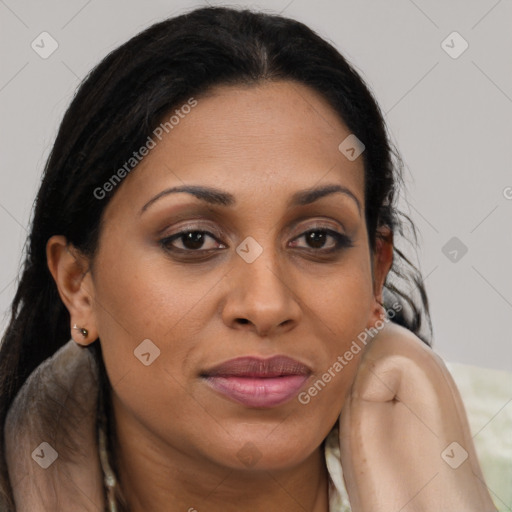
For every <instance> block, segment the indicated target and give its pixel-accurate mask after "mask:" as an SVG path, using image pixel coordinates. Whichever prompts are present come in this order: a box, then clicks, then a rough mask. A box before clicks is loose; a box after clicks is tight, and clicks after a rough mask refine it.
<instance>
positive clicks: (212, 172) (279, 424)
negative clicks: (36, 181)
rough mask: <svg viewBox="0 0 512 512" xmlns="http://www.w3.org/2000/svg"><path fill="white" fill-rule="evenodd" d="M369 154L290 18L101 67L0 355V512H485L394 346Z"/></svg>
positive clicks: (448, 405)
mask: <svg viewBox="0 0 512 512" xmlns="http://www.w3.org/2000/svg"><path fill="white" fill-rule="evenodd" d="M392 156H393V155H392V150H391V148H390V144H389V141H388V139H387V135H386V130H385V126H384V122H383V118H382V116H381V114H380V111H379V109H378V107H377V105H376V103H375V101H374V99H373V97H372V95H371V93H370V92H369V90H368V89H367V87H366V86H365V84H364V82H363V81H362V79H361V78H360V77H359V76H358V75H357V73H356V72H355V71H354V70H353V69H352V68H351V67H350V65H349V64H348V63H347V62H346V61H345V59H344V58H343V57H342V56H341V55H340V54H339V53H338V52H337V51H336V50H335V49H334V48H333V47H332V46H331V45H329V44H328V43H327V42H325V41H323V40H322V39H320V38H319V37H318V36H317V35H315V34H314V33H313V32H312V31H311V30H310V29H308V28H307V27H305V26H304V25H302V24H301V23H298V22H296V21H292V20H289V19H286V18H282V17H279V16H270V15H265V14H259V13H253V12H250V11H237V10H232V9H226V8H205V9H198V10H195V11H193V12H191V13H188V14H186V15H183V16H180V17H177V18H174V19H169V20H166V21H164V22H162V23H159V24H156V25H154V26H152V27H150V28H149V29H147V30H145V31H144V32H142V33H141V34H139V35H138V36H136V37H134V38H133V39H132V40H130V41H128V42H127V43H126V44H124V45H123V46H121V47H120V48H118V49H117V50H115V51H114V52H112V53H111V54H110V55H108V56H107V57H106V58H105V59H104V60H103V61H102V62H101V63H100V64H99V65H98V67H97V68H95V70H93V72H92V73H91V74H90V76H89V77H88V78H87V79H86V80H85V81H84V83H83V84H82V86H81V87H80V89H79V91H78V93H77V95H76V97H75V98H74V100H73V102H72V104H71V106H70V107H69V109H68V111H67V113H66V115H65V117H64V119H63V122H62V125H61V128H60V130H59V134H58V136H57V139H56V142H55V145H54V148H53V151H52V154H51V156H50V158H49V161H48V164H47V167H46V169H45V175H44V179H43V183H42V185H41V188H40V191H39V194H38V197H37V202H36V206H35V212H34V217H33V224H32V231H31V235H30V239H29V250H28V255H27V259H26V262H25V267H24V271H23V275H22V279H21V281H20V284H19V288H18V291H17V293H16V296H15V299H14V302H13V306H12V318H11V322H10V324H9V326H8V328H7V331H6V333H5V336H4V339H3V343H2V347H1V353H0V364H1V365H2V372H1V379H2V406H1V411H2V421H1V424H2V426H3V438H4V444H5V447H4V450H3V452H2V460H3V465H2V468H3V477H2V478H3V481H2V489H3V498H4V504H3V509H2V510H6V511H11V510H20V511H29V510H30V511H33V510H103V509H106V510H111V511H113V510H117V511H121V510H130V511H133V512H136V511H142V510H151V511H157V512H158V511H161V510H162V511H163V510H166V511H167V510H188V511H194V510H197V511H201V510H209V511H215V510H222V511H225V510H238V511H240V510H251V511H260V510H261V511H263V510H265V511H267V510H281V511H282V510H285V511H286V510H289V511H292V510H293V511H295V510H308V511H314V512H320V511H322V512H325V511H328V510H329V511H331V512H332V511H339V510H353V511H368V510H372V511H382V512H384V511H392V510H393V511H395V510H404V511H405V510H432V511H434V510H435V511H438V510H464V511H473V510H474V511H477V510H478V511H479V512H482V511H492V510H495V507H494V505H493V504H492V501H491V500H490V497H489V494H488V492H487V490H486V488H485V485H484V483H483V478H482V475H481V472H480V469H479V466H478V461H477V459H476V456H475V452H474V448H473V445H472V440H471V436H470V435H469V432H468V426H467V421H466V418H465V414H464V409H463V407H462V403H461V400H460V397H459V395H458V393H457V390H456V388H455V386H454V384H453V381H452V380H451V377H450V376H449V374H448V372H447V371H446V369H445V367H444V365H443V363H442V362H441V361H440V359H439V358H438V357H437V356H435V355H434V354H433V352H432V351H431V349H430V348H429V347H428V345H427V344H425V343H423V342H422V341H421V340H420V338H419V336H421V329H422V326H423V323H424V322H423V321H422V313H421V309H422V307H423V308H424V310H425V311H424V313H425V315H426V317H427V320H428V309H427V302H426V297H425V295H424V290H423V287H422V285H421V278H420V276H419V273H418V272H416V270H415V269H414V267H412V266H411V265H410V264H409V262H408V261H407V260H406V258H405V257H404V256H403V255H402V254H401V253H400V252H399V251H398V250H397V249H396V248H395V247H394V246H393V235H394V234H395V233H397V232H398V233H399V232H400V230H401V224H400V217H399V214H398V212H397V210H396V207H395V201H396V195H395V188H396V186H397V184H398V181H399V174H398V169H397V168H396V166H395V165H394V162H393V159H392ZM391 274H393V275H394V276H395V278H396V277H398V278H400V277H402V278H403V279H402V281H404V280H405V281H406V280H407V277H409V279H411V280H412V284H413V285H414V284H416V285H417V286H418V287H419V289H420V291H421V293H420V295H421V298H422V301H423V306H422V307H421V306H420V305H416V303H415V300H414V298H413V297H411V296H410V295H409V294H408V293H407V292H406V291H403V290H402V288H401V281H400V279H398V280H397V279H395V280H394V281H393V280H392V279H391V277H392V275H391ZM400 324H401V325H400ZM70 337H71V339H70ZM424 341H428V340H427V338H426V337H425V338H424Z"/></svg>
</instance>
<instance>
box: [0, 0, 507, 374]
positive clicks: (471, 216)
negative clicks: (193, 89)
mask: <svg viewBox="0 0 512 512" xmlns="http://www.w3.org/2000/svg"><path fill="white" fill-rule="evenodd" d="M208 3H209V4H210V5H220V4H221V2H213V1H210V2H208ZM200 5H206V2H199V1H198V2H192V1H164V0H150V1H146V2H144V1H142V0H138V1H137V0H130V1H128V0H123V1H121V0H112V1H100V0H89V1H87V0H72V1H70V0H66V1H63V0H62V1H53V0H47V1H45V2H41V1H40V0H38V1H36V0H32V1H29V0H0V43H1V46H0V48H1V58H2V66H1V70H0V108H1V123H0V126H1V128H0V129H1V134H0V145H1V148H0V150H1V154H2V172H1V173H0V230H1V240H2V250H1V254H0V313H2V312H6V313H7V310H8V308H9V305H10V302H11V300H12V298H13V296H14V292H15V285H16V278H17V277H16V276H17V273H18V269H19V265H20V258H21V254H22V249H23V243H24V240H25V237H26V235H27V226H28V223H29V220H30V213H31V208H32V203H33V200H34V198H35V194H36V191H37V189H38V186H39V180H40V176H41V172H42V169H43V166H44V162H45V160H46V158H47V156H48V153H49V151H50V148H51V145H52V143H53V139H54V137H55V135H56V131H57V128H58V125H59V123H60V120H61V118H62V115H63V113H64V110H65V108H66V107H67V105H68V104H69V102H70V100H71V98H72V95H73V93H74V91H75V89H76V87H77V86H78V84H79V81H80V80H81V79H82V78H83V77H84V76H85V75H86V74H87V73H88V71H89V70H90V69H91V68H92V67H93V66H94V65H95V64H97V63H98V62H99V61H100V59H101V58H103V57H104V56H105V55H106V54H107V53H108V52H110V51H111V50H113V49H114V48H116V47H117V46H119V44H121V43H122V42H124V41H126V40H127V39H129V38H130V37H131V36H133V35H135V34H136V33H137V32H139V31H140V30H141V29H143V28H145V27H147V26H148V25H150V24H152V23H154V22H156V21H158V20H161V19H163V18H164V17H168V16H172V15H176V14H180V13H182V12H184V11H186V10H188V9H190V8H192V7H194V6H200ZM225 5H226V4H225ZM229 5H244V6H252V7H258V8H262V9H264V10H267V11H270V12H276V13H277V12H281V13H282V14H284V15H287V16H290V17H292V18H295V19H298V20H300V21H303V22H305V23H306V24H308V25H309V26H310V27H312V28H313V29H314V30H316V31H317V32H319V34H320V35H322V36H323V37H325V38H327V39H329V40H330V41H331V42H332V43H334V44H335V46H336V47H337V48H338V49H339V50H340V51H341V52H342V53H343V54H344V55H345V56H346V57H347V58H348V59H349V60H350V61H351V63H352V64H353V65H354V66H355V67H356V69H357V70H358V71H359V72H360V73H361V74H362V76H363V78H364V79H365V80H366V81H367V83H368V84H369V85H370V87H371V88H372V90H373V91H374V94H375V95H376V98H377V100H378V102H379V104H380V105H381V108H382V110H383V111H384V112H385V113H386V122H387V124H388V128H389V131H390V133H391V137H392V140H393V142H394V143H395V144H396V145H397V147H398V149H399V150H400V152H401V155H402V157H403V159H404V162H405V165H406V168H405V177H406V182H407V190H406V201H405V200H404V201H403V202H402V204H403V208H404V210H405V211H406V212H408V213H409V215H410V216H411V217H412V219H413V220H414V221H415V223H416V225H417V227H418V229H419V232H420V235H421V237H420V247H421V249H420V253H419V256H418V258H419V264H420V266H421V269H422V271H423V273H424V276H425V285H426V287H427V291H428V293H429V296H430V301H431V308H432V316H433V324H434V336H435V338H434V343H435V348H436V350H437V351H438V352H439V353H440V354H441V355H442V356H443V357H444V358H445V359H446V360H448V361H454V362H462V363H469V364H473V365H477V366H481V367H488V368H496V369H504V370H509V371H512V335H511V330H512V268H511V267H512V229H511V219H512V169H511V163H510V156H509V155H510V153H509V152H510V148H511V145H512V72H511V65H512V59H511V49H512V30H511V26H512V1H511V0H499V1H496V0H480V1H476V0H472V1H467V0H460V1H455V0H450V1H449V2H440V1H433V0H429V1H426V0H414V1H413V0H401V1H399V0H393V1H389V2H381V1H372V2H370V1H360V0H359V1H355V0H354V1H335V0H330V1H329V0H317V1H315V2H312V1H309V2H308V1H306V0H292V1H290V0H273V1H263V2H235V3H230V4H229ZM43 31H46V32H48V33H50V34H51V36H52V37H53V38H54V39H55V40H56V41H57V43H58V45H59V46H58V48H57V50H56V51H55V52H54V53H53V54H52V55H51V56H50V57H48V58H47V59H42V58H41V57H40V56H39V55H38V54H37V53H36V52H35V51H34V50H33V49H32V47H31V43H32V41H34V40H36V38H37V37H38V36H39V34H41V32H43ZM454 31H456V32H458V33H459V34H460V35H461V36H462V38H464V40H466V41H467V43H468V44H469V47H468V48H467V50H466V51H465V52H464V53H462V54H461V55H460V56H458V57H457V58H452V57H451V56H450V55H449V54H448V53H447V52H446V51H445V49H443V46H442V42H443V41H444V40H445V39H446V38H447V37H448V36H449V35H450V34H451V33H452V32H454ZM37 40H40V39H37ZM37 40H36V42H37ZM446 45H449V46H451V47H452V48H451V49H450V48H446ZM46 47H47V48H48V46H46ZM444 47H445V48H446V49H447V50H449V51H450V52H452V54H453V52H458V51H460V49H462V41H461V40H460V39H457V37H455V38H453V37H451V38H448V39H447V41H446V43H445V44H444ZM452 237H456V238H457V240H455V242H453V241H452V242H451V244H449V245H448V246H447V247H446V248H445V249H443V248H444V247H445V244H447V243H448V241H449V240H450V239H452ZM453 244H454V245H453ZM462 244H464V245H462ZM464 246H465V247H466V248H467V249H468V250H467V253H466V254H464V255H463V251H462V250H461V248H463V247H464ZM454 250H455V251H457V252H456V253H455V252H453V251H454ZM452 260H455V261H452ZM6 321H7V316H6V314H5V315H3V316H2V319H1V324H0V330H2V331H3V330H4V329H5V325H6ZM42 328H44V326H42Z"/></svg>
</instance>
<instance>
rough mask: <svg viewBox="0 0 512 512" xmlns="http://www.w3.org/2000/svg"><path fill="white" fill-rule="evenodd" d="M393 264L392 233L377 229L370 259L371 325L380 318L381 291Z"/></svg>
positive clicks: (388, 229)
mask: <svg viewBox="0 0 512 512" xmlns="http://www.w3.org/2000/svg"><path fill="white" fill-rule="evenodd" d="M392 264H393V232H392V231H391V229H390V228H389V227H387V226H381V227H379V228H378V229H377V237H376V240H375V252H374V254H373V257H372V265H373V268H372V275H373V297H374V299H373V300H374V309H373V312H372V315H371V318H370V322H371V324H374V323H375V322H376V321H377V320H379V319H381V318H382V313H383V311H382V306H381V304H382V289H383V287H384V282H385V281H386V276H387V275H388V272H389V270H390V268H391V265H392Z"/></svg>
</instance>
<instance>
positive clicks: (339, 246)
mask: <svg viewBox="0 0 512 512" xmlns="http://www.w3.org/2000/svg"><path fill="white" fill-rule="evenodd" d="M190 233H201V234H203V235H207V236H210V237H211V238H213V239H214V240H215V241H216V242H217V243H220V244H222V245H225V244H223V243H222V242H219V241H218V240H217V237H216V236H215V235H214V234H213V233H211V232H209V231H206V230H204V229H199V228H195V227H190V228H188V229H184V230H183V231H179V232H178V233H174V234H173V235H171V236H168V237H165V238H162V239H161V240H160V241H159V243H160V245H161V246H162V247H163V249H164V250H165V251H167V252H173V253H181V254H184V253H189V254H191V253H201V252H203V253H211V252H212V251H218V250H220V249H195V250H194V249H181V248H178V247H174V246H172V245H171V244H172V242H174V241H175V240H179V239H183V237H184V236H185V235H188V234H190ZM310 233H325V234H327V235H328V236H331V237H332V238H334V239H335V246H334V247H330V248H329V249H322V248H320V249H315V248H299V250H304V251H307V252H315V253H320V254H323V255H329V254H333V253H338V252H340V251H342V250H343V249H346V248H349V247H353V246H354V243H353V240H352V239H351V238H350V237H348V236H347V235H345V234H343V233H339V232H337V231H334V230H332V229H329V228H325V227H312V228H310V229H308V230H307V231H304V232H303V233H302V234H301V235H299V236H298V237H295V238H294V239H293V241H295V240H298V239H300V238H302V237H304V236H306V235H308V234H310ZM224 248H226V247H222V248H221V249H224Z"/></svg>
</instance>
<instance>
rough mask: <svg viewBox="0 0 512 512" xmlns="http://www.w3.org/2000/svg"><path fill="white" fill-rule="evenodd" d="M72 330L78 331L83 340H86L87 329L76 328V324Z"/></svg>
mask: <svg viewBox="0 0 512 512" xmlns="http://www.w3.org/2000/svg"><path fill="white" fill-rule="evenodd" d="M73 329H76V330H77V331H80V333H81V334H82V336H83V337H84V338H87V336H88V335H89V331H88V330H87V329H84V328H83V327H78V326H77V325H76V324H75V325H73Z"/></svg>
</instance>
